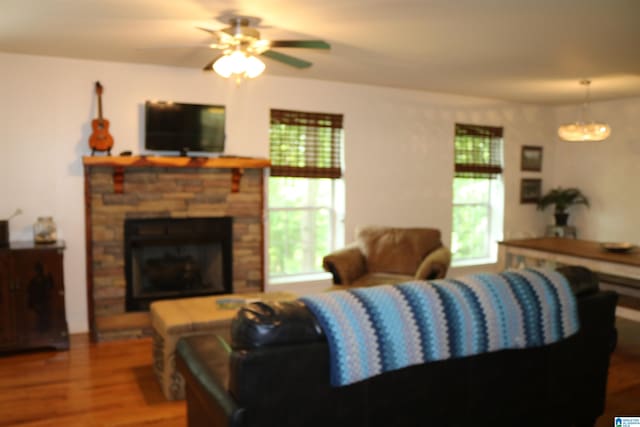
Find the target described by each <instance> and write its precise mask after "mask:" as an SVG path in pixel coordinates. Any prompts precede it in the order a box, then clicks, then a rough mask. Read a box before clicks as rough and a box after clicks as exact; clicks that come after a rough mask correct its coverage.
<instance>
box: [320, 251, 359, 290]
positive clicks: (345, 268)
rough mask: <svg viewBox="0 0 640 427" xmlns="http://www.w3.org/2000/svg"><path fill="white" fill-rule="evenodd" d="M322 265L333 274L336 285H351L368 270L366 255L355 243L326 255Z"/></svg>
mask: <svg viewBox="0 0 640 427" xmlns="http://www.w3.org/2000/svg"><path fill="white" fill-rule="evenodd" d="M322 267H323V268H324V269H325V271H328V272H330V273H331V274H332V275H333V283H335V284H336V285H349V284H350V283H352V282H354V281H355V280H356V279H357V278H358V277H361V276H363V275H364V274H365V273H366V272H367V266H366V261H365V258H364V255H363V254H362V251H361V250H360V248H359V247H358V246H357V245H355V244H353V245H349V246H347V247H346V248H343V249H340V250H338V251H335V252H332V253H330V254H329V255H327V256H325V257H324V258H323V259H322Z"/></svg>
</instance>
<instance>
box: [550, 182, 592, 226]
mask: <svg viewBox="0 0 640 427" xmlns="http://www.w3.org/2000/svg"><path fill="white" fill-rule="evenodd" d="M549 205H555V210H554V216H555V218H556V225H557V226H565V225H567V220H568V219H569V213H568V212H567V209H568V208H569V207H571V206H573V205H585V206H587V207H589V199H587V196H585V195H584V194H582V192H581V191H580V190H578V189H577V188H562V187H558V188H554V189H552V190H550V191H549V192H548V193H547V194H545V195H544V196H542V197H541V198H540V200H539V201H538V210H544V209H545V208H546V207H547V206H549Z"/></svg>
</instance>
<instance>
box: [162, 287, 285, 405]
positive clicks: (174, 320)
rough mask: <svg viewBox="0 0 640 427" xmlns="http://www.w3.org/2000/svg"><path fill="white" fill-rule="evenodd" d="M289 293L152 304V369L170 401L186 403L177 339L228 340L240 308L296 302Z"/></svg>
mask: <svg viewBox="0 0 640 427" xmlns="http://www.w3.org/2000/svg"><path fill="white" fill-rule="evenodd" d="M296 298H297V296H296V295H294V294H289V293H286V292H269V293H254V294H231V295H219V296H208V297H197V298H182V299H175V300H160V301H155V302H153V303H151V306H150V315H151V329H152V337H153V369H154V372H155V374H156V377H157V378H158V381H159V382H160V386H161V387H162V392H163V393H164V395H165V397H166V398H167V399H168V400H178V399H184V380H183V378H182V376H181V375H180V374H179V373H178V372H177V371H176V367H175V348H176V343H177V342H178V339H180V338H182V337H184V336H189V335H201V334H210V333H213V334H217V335H220V336H222V337H224V338H225V339H228V338H229V333H230V331H229V326H230V324H231V319H233V317H234V316H235V314H236V312H237V311H238V308H239V307H240V306H241V305H243V304H244V303H248V302H251V301H258V300H262V301H265V300H266V301H278V300H282V301H284V300H293V299H296Z"/></svg>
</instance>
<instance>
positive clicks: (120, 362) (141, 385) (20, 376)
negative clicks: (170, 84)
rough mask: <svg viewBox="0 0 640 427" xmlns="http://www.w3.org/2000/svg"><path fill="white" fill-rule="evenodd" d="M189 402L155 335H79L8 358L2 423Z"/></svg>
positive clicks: (141, 414) (83, 421)
mask: <svg viewBox="0 0 640 427" xmlns="http://www.w3.org/2000/svg"><path fill="white" fill-rule="evenodd" d="M618 329H619V335H620V336H619V343H618V347H617V349H616V351H615V353H614V354H613V356H612V361H611V369H610V372H609V383H608V387H607V408H606V413H605V415H603V416H602V417H600V419H599V420H598V424H597V427H605V426H607V427H608V426H611V425H613V417H614V416H616V415H629V416H631V415H633V416H640V323H636V322H631V321H628V320H623V319H619V320H618ZM185 425H186V407H185V403H184V401H178V402H168V401H166V400H165V398H164V396H163V395H162V392H161V390H160V386H159V385H158V383H157V382H156V378H155V376H154V374H153V369H152V357H151V340H150V339H149V338H141V339H135V340H124V341H115V342H107V343H99V344H94V343H90V341H89V338H88V335H86V334H81V335H73V336H72V337H71V349H70V350H69V351H61V352H55V351H43V352H32V353H23V354H18V355H10V356H2V357H0V426H28V427H36V426H38V427H48V426H52V427H53V426H55V427H59V426H65V427H66V426H71V427H75V426H78V427H86V426H98V427H135V426H146V427H169V426H171V427H180V426H185Z"/></svg>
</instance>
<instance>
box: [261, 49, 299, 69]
mask: <svg viewBox="0 0 640 427" xmlns="http://www.w3.org/2000/svg"><path fill="white" fill-rule="evenodd" d="M262 56H266V57H267V58H270V59H273V60H275V61H280V62H284V63H285V64H287V65H291V66H292V67H296V68H309V67H311V62H309V61H305V60H304V59H299V58H295V57H293V56H290V55H285V54H284V53H280V52H276V51H274V50H267V51H265V52H262Z"/></svg>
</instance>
